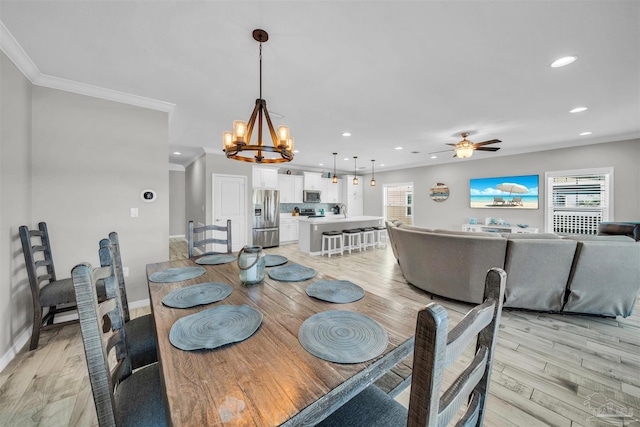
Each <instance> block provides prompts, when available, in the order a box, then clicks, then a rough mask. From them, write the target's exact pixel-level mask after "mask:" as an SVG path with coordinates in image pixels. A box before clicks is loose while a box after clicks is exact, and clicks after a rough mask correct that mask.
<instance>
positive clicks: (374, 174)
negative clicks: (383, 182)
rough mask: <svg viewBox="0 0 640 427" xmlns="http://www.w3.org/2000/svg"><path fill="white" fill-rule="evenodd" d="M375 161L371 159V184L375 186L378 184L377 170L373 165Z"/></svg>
mask: <svg viewBox="0 0 640 427" xmlns="http://www.w3.org/2000/svg"><path fill="white" fill-rule="evenodd" d="M374 162H375V160H371V186H372V187H375V186H376V172H375V170H374V167H373V163H374Z"/></svg>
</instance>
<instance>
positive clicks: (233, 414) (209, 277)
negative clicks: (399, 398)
mask: <svg viewBox="0 0 640 427" xmlns="http://www.w3.org/2000/svg"><path fill="white" fill-rule="evenodd" d="M289 264H291V261H289ZM195 266H198V267H204V268H205V269H206V272H205V274H204V275H202V276H200V277H197V278H195V279H191V280H186V281H182V282H174V283H155V282H151V281H149V282H148V283H149V295H150V298H151V309H152V314H153V318H154V322H155V327H156V333H157V340H158V359H159V365H160V372H161V383H162V388H163V395H164V399H165V401H164V403H165V412H166V417H167V421H168V424H169V425H173V426H195V425H198V426H280V425H283V426H303V425H304V426H312V425H315V424H316V423H318V422H320V421H321V420H323V419H324V418H326V417H327V416H328V415H329V414H331V413H332V412H334V411H335V410H336V409H337V408H339V407H340V406H342V405H343V404H344V403H345V402H347V401H348V400H349V399H351V398H352V397H353V396H355V395H356V394H357V393H359V392H360V391H361V390H363V389H364V388H366V387H367V386H369V385H370V384H372V383H373V382H374V381H375V380H377V379H378V378H379V377H381V376H382V375H384V374H385V373H386V372H388V371H389V370H390V369H391V368H392V367H394V366H395V365H396V364H397V363H398V362H400V361H402V360H403V359H404V358H405V357H406V356H408V355H409V354H410V353H411V352H412V351H413V343H414V340H413V336H414V333H415V324H416V318H417V311H415V310H411V309H408V308H406V307H404V306H403V305H401V304H399V303H397V302H394V301H390V300H388V299H385V298H382V297H379V296H377V295H375V294H373V293H371V292H366V293H365V296H364V297H363V298H362V299H360V300H358V301H356V302H352V303H347V304H334V303H330V302H326V301H322V300H319V299H316V298H312V297H310V296H308V295H307V294H306V292H305V289H306V287H307V286H308V285H309V284H310V283H312V282H315V281H317V280H333V279H339V277H338V278H334V277H331V276H330V275H328V274H326V273H324V272H321V271H318V272H317V275H316V277H314V278H313V279H310V280H306V281H301V282H280V281H276V280H273V279H271V278H269V276H268V274H267V275H265V276H266V277H265V280H264V281H263V282H262V283H260V284H257V285H243V284H242V282H241V281H240V279H239V268H238V266H237V264H236V262H231V263H226V264H220V265H202V266H200V265H198V264H196V263H195V262H194V260H192V259H184V260H176V261H168V262H159V263H156V264H149V265H147V277H150V276H151V275H152V274H153V273H154V272H158V271H163V270H166V269H168V268H179V267H195ZM273 268H275V267H273ZM268 271H269V269H268V268H267V272H268ZM371 280H376V278H375V277H372V278H371ZM204 282H222V283H226V284H228V285H230V286H231V287H232V289H233V290H232V293H231V295H229V296H228V297H226V298H225V299H223V300H222V301H219V302H216V303H213V304H208V305H202V306H197V307H194V308H187V309H177V308H170V307H168V306H165V305H164V304H163V303H162V299H163V298H164V296H165V295H167V294H168V293H169V292H171V291H173V290H175V289H179V288H182V287H185V286H190V285H193V284H197V283H204ZM221 304H228V305H242V304H246V305H248V306H250V307H252V308H254V309H256V310H258V311H259V312H260V313H262V315H263V320H262V324H261V325H260V327H259V328H258V329H257V331H256V332H255V333H254V334H253V335H251V336H250V337H249V338H247V339H246V340H244V341H241V342H236V343H232V344H227V345H224V346H222V347H218V348H215V349H208V350H195V351H184V350H180V349H178V348H177V347H174V346H173V345H172V344H171V342H170V341H169V332H170V329H171V327H172V325H173V324H174V323H175V322H176V321H177V320H178V319H180V318H183V317H184V316H187V315H190V314H194V313H197V312H199V311H201V310H205V309H207V308H211V307H214V306H216V305H221ZM327 310H349V311H353V312H356V313H360V314H363V315H366V316H369V317H370V318H371V319H373V320H375V321H376V322H378V323H379V324H380V325H381V326H382V327H383V328H384V329H385V331H386V332H387V335H388V338H389V343H388V345H387V347H386V349H385V350H384V352H383V353H382V354H381V355H380V356H378V357H376V358H374V359H372V360H369V361H366V362H363V363H354V364H342V363H334V362H329V361H326V360H323V359H320V358H318V357H316V356H314V355H312V354H311V353H309V352H308V351H307V350H305V348H304V347H302V345H301V344H300V342H299V341H298V330H299V329H300V326H301V325H302V323H303V322H304V321H305V320H306V319H308V318H309V317H311V316H313V315H314V314H316V313H320V312H324V311H327Z"/></svg>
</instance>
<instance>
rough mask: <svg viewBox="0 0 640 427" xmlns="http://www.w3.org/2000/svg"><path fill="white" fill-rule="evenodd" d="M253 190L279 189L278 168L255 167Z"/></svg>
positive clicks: (253, 171)
mask: <svg viewBox="0 0 640 427" xmlns="http://www.w3.org/2000/svg"><path fill="white" fill-rule="evenodd" d="M252 175H253V180H252V181H253V188H262V189H268V190H277V189H278V168H269V167H264V166H254V167H253V169H252Z"/></svg>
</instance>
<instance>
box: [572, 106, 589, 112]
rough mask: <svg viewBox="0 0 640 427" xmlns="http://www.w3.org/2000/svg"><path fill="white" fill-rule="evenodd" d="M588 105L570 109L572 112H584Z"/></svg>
mask: <svg viewBox="0 0 640 427" xmlns="http://www.w3.org/2000/svg"><path fill="white" fill-rule="evenodd" d="M586 110H587V107H576V108H574V109H573V110H571V111H569V112H570V113H582V112H583V111H586Z"/></svg>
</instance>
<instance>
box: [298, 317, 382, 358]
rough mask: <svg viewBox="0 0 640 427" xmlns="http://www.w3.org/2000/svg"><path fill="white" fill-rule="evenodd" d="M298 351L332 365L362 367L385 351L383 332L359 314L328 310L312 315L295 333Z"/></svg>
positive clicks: (375, 323)
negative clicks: (301, 350) (355, 365)
mask: <svg viewBox="0 0 640 427" xmlns="http://www.w3.org/2000/svg"><path fill="white" fill-rule="evenodd" d="M298 340H299V341H300V344H301V345H302V347H304V349H305V350H307V351H308V352H309V353H311V354H313V355H314V356H316V357H319V358H320V359H324V360H328V361H329V362H336V363H362V362H366V361H367V360H371V359H373V358H375V357H378V356H379V355H381V354H382V353H383V352H384V351H385V349H386V348H387V344H388V343H389V337H388V335H387V331H385V330H384V328H383V327H382V326H381V325H380V324H379V323H378V322H376V321H375V320H373V319H372V318H370V317H368V316H365V315H363V314H360V313H354V312H352V311H345V310H330V311H323V312H322V313H318V314H314V315H313V316H311V317H310V318H308V319H307V320H305V321H304V323H303V324H302V326H300V329H299V330H298Z"/></svg>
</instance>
